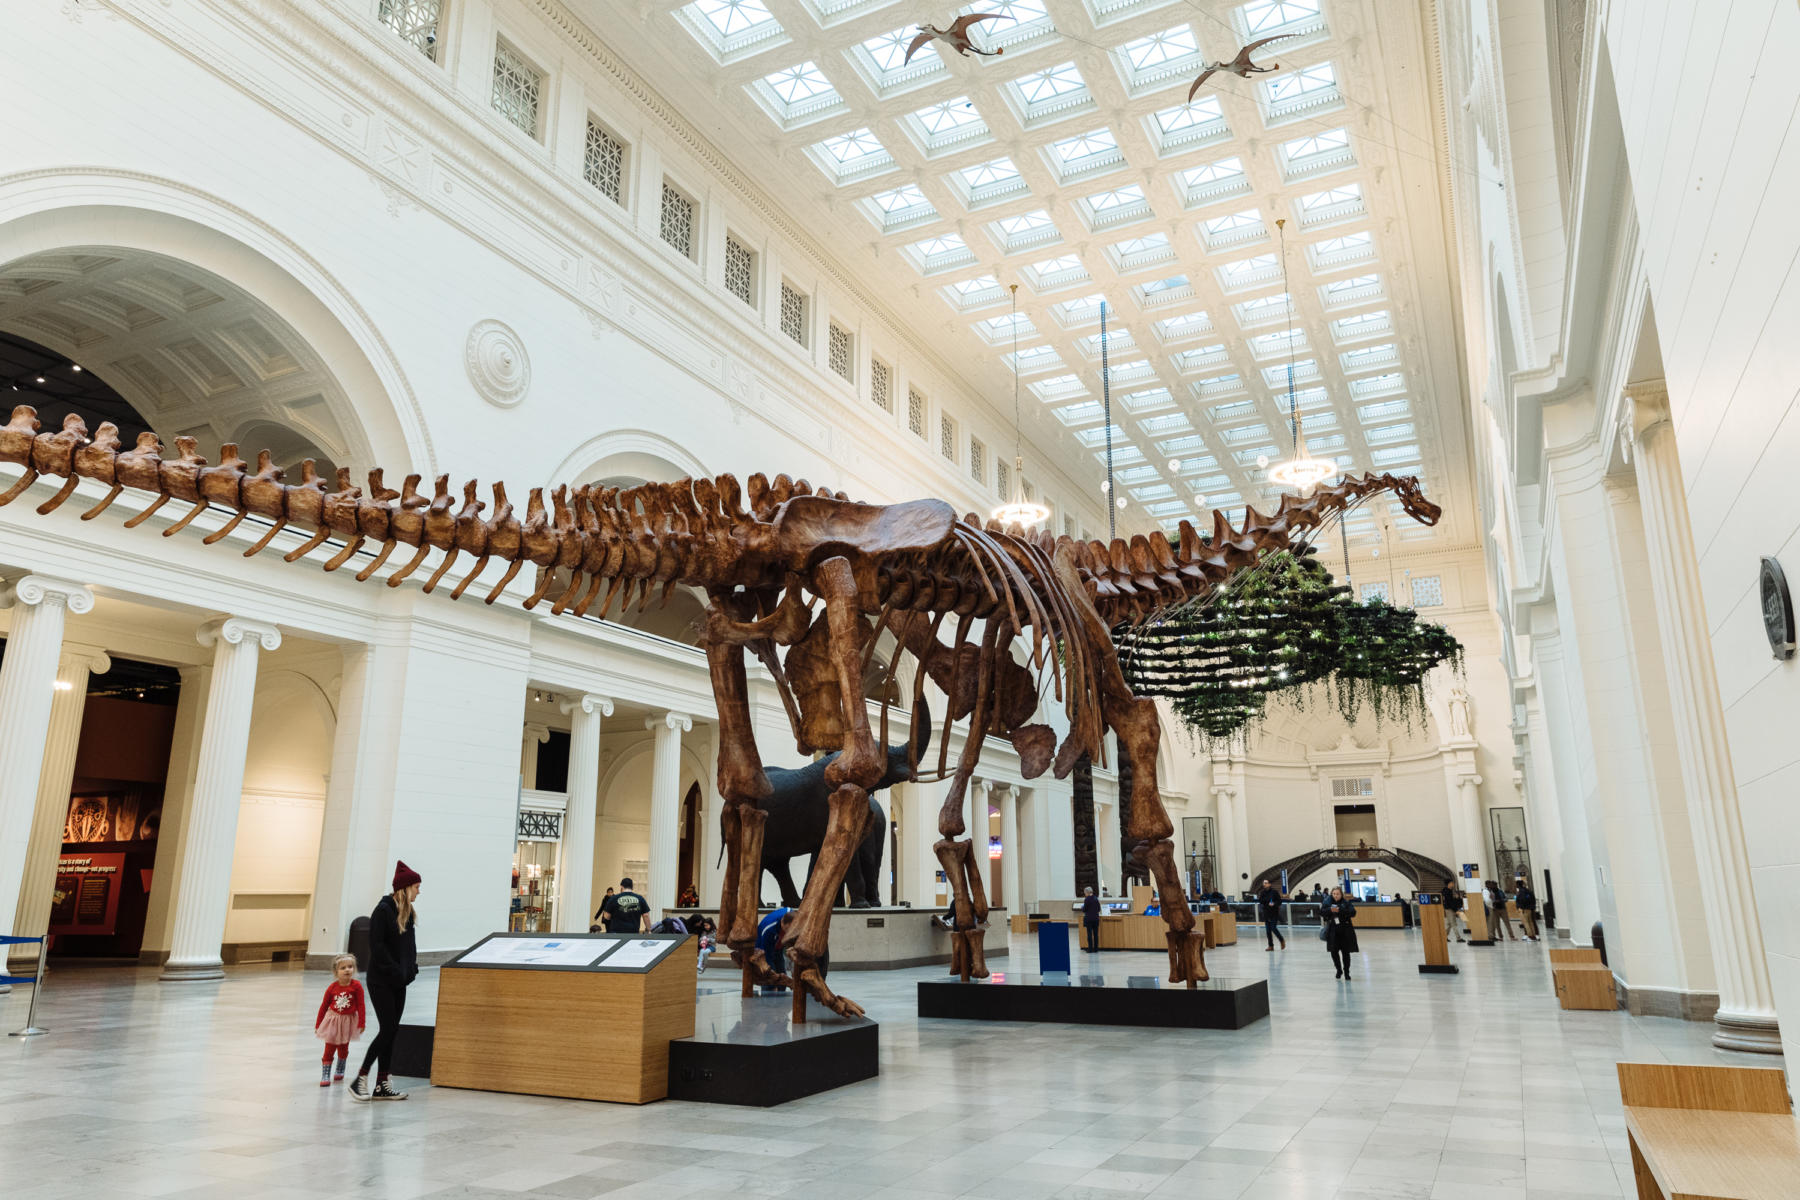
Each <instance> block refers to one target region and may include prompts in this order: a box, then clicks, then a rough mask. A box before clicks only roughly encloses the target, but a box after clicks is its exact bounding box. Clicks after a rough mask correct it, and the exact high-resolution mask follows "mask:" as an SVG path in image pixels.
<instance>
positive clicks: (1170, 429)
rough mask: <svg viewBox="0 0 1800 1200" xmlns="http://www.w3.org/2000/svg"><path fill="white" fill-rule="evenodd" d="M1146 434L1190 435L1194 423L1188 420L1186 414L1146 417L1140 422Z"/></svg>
mask: <svg viewBox="0 0 1800 1200" xmlns="http://www.w3.org/2000/svg"><path fill="white" fill-rule="evenodd" d="M1138 425H1139V427H1140V428H1142V429H1143V430H1144V432H1146V433H1188V432H1191V431H1192V430H1193V428H1194V423H1193V422H1192V421H1190V420H1188V419H1187V414H1186V413H1178V412H1174V413H1164V414H1163V415H1162V416H1160V417H1145V418H1144V419H1143V420H1141V421H1139V422H1138Z"/></svg>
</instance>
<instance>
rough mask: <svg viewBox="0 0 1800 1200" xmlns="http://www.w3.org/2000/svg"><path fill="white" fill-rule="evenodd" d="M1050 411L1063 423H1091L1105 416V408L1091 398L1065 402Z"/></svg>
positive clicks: (1070, 377) (1069, 377) (1067, 377)
mask: <svg viewBox="0 0 1800 1200" xmlns="http://www.w3.org/2000/svg"><path fill="white" fill-rule="evenodd" d="M1058 378H1061V379H1073V378H1075V377H1074V376H1073V375H1063V376H1058ZM1032 386H1034V387H1037V386H1041V385H1038V384H1034V385H1032ZM1051 411H1053V412H1054V413H1055V414H1056V419H1057V420H1059V421H1061V422H1062V423H1063V424H1064V425H1091V424H1093V423H1094V422H1095V421H1101V420H1104V419H1105V418H1106V410H1105V409H1104V408H1102V407H1101V406H1100V405H1099V404H1098V403H1097V402H1095V401H1092V400H1089V401H1086V402H1085V403H1082V404H1065V405H1063V406H1062V407H1060V408H1056V409H1052V410H1051Z"/></svg>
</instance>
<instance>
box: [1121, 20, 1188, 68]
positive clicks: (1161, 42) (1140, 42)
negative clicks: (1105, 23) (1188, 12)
mask: <svg viewBox="0 0 1800 1200" xmlns="http://www.w3.org/2000/svg"><path fill="white" fill-rule="evenodd" d="M1199 52H1200V44H1199V43H1198V42H1196V41H1195V40H1194V30H1193V27H1192V26H1191V25H1177V26H1176V27H1175V28H1173V29H1165V30H1163V31H1162V32H1161V33H1153V34H1151V35H1150V36H1149V37H1141V38H1138V39H1137V40H1136V41H1131V42H1126V43H1125V44H1124V45H1123V46H1120V47H1119V53H1120V54H1123V55H1124V56H1125V61H1126V62H1128V63H1130V64H1131V67H1132V69H1133V70H1135V71H1143V70H1146V69H1148V68H1150V67H1159V66H1161V65H1163V64H1164V63H1167V62H1173V61H1176V60H1178V59H1184V58H1187V57H1189V56H1190V55H1194V54H1198V53H1199Z"/></svg>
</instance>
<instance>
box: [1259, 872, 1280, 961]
mask: <svg viewBox="0 0 1800 1200" xmlns="http://www.w3.org/2000/svg"><path fill="white" fill-rule="evenodd" d="M1285 899H1287V897H1286V896H1284V895H1282V893H1281V892H1280V891H1279V890H1277V888H1276V887H1275V885H1274V884H1272V883H1270V882H1269V881H1268V880H1266V879H1265V880H1263V881H1262V886H1261V887H1260V888H1259V889H1258V890H1257V893H1256V911H1257V913H1258V914H1259V915H1260V916H1261V917H1262V923H1263V938H1264V940H1265V941H1266V942H1268V945H1267V946H1265V947H1263V948H1264V949H1265V950H1271V951H1272V950H1274V949H1275V943H1276V942H1277V941H1279V942H1280V943H1281V948H1282V949H1283V950H1286V949H1287V939H1286V938H1284V937H1282V936H1281V930H1280V928H1279V926H1280V924H1281V902H1282V901H1283V900H1285Z"/></svg>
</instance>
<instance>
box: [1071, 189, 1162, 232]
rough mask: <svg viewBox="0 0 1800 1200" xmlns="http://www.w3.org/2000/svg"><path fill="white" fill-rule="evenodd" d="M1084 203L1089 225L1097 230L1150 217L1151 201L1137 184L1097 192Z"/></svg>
mask: <svg viewBox="0 0 1800 1200" xmlns="http://www.w3.org/2000/svg"><path fill="white" fill-rule="evenodd" d="M1082 203H1083V205H1084V206H1085V207H1086V209H1087V213H1086V215H1087V218H1088V224H1089V225H1090V226H1092V227H1093V228H1095V229H1107V228H1111V227H1113V226H1115V225H1124V224H1126V223H1128V222H1131V221H1136V220H1139V219H1140V218H1143V217H1147V216H1149V215H1150V201H1149V200H1148V199H1147V198H1146V197H1145V196H1144V189H1143V188H1141V187H1139V186H1138V185H1137V184H1135V183H1129V184H1126V185H1125V186H1124V187H1117V188H1113V189H1111V190H1110V191H1105V192H1096V193H1095V194H1094V195H1092V196H1089V197H1087V198H1086V199H1085V200H1083V201H1082Z"/></svg>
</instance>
